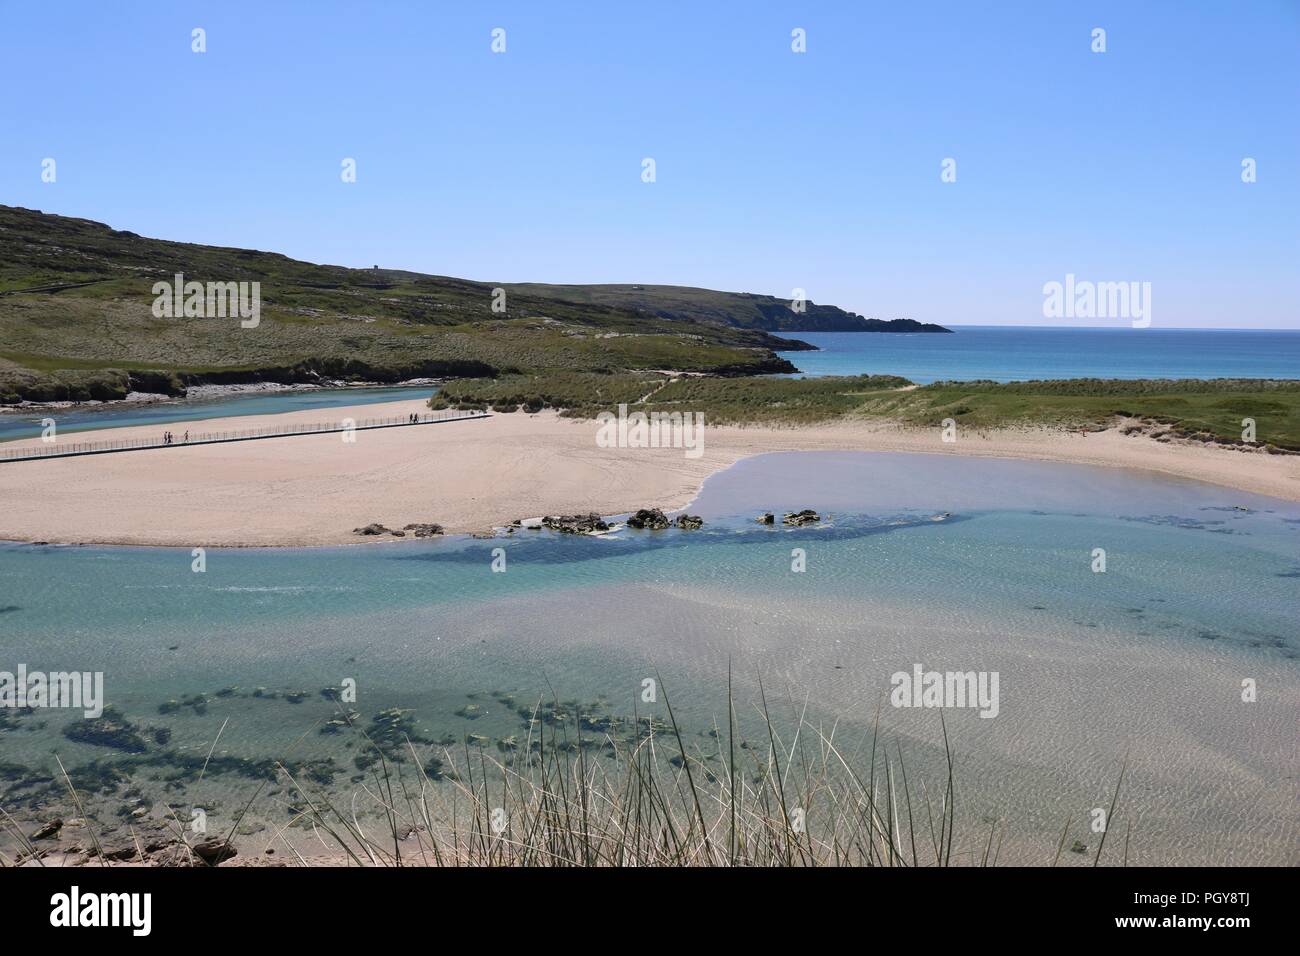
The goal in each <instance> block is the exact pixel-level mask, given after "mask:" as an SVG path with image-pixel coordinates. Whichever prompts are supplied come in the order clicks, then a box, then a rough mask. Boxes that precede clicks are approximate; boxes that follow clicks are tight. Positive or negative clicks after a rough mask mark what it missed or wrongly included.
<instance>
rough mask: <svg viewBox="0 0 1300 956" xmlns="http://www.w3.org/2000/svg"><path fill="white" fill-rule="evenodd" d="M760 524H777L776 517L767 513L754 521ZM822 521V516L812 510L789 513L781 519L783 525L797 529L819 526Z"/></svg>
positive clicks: (806, 509)
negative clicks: (813, 525)
mask: <svg viewBox="0 0 1300 956" xmlns="http://www.w3.org/2000/svg"><path fill="white" fill-rule="evenodd" d="M754 520H755V521H757V522H758V523H759V524H776V516H775V515H773V514H772V512H770V511H765V512H763V513H762V514H761V515H759V516H758V517H757V518H755V519H754ZM821 520H822V516H821V515H819V514H818V513H817V512H815V511H813V510H812V509H811V508H805V509H804V510H803V511H787V512H786V513H785V516H784V517H783V518H782V519H781V523H782V524H788V525H791V526H793V527H795V528H802V527H803V526H804V525H809V524H817V523H818V522H820V521H821Z"/></svg>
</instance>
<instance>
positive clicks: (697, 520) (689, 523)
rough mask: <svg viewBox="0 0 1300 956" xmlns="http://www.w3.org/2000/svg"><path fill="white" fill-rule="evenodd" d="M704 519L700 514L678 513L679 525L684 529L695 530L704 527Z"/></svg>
mask: <svg viewBox="0 0 1300 956" xmlns="http://www.w3.org/2000/svg"><path fill="white" fill-rule="evenodd" d="M703 525H704V519H703V518H701V517H700V516H699V515H678V516H677V527H679V528H681V529H682V530H683V531H694V530H695V529H696V528H700V527H703Z"/></svg>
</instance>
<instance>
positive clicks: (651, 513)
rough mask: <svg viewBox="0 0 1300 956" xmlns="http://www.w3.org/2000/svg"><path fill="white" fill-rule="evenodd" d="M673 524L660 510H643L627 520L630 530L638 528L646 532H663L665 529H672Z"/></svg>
mask: <svg viewBox="0 0 1300 956" xmlns="http://www.w3.org/2000/svg"><path fill="white" fill-rule="evenodd" d="M671 525H672V522H671V521H669V520H668V517H667V515H665V514H664V513H663V512H662V511H660V510H659V509H658V508H641V509H640V510H639V511H637V513H636V514H634V515H632V516H631V517H630V518H628V519H627V526H628V527H629V528H637V529H640V530H645V531H662V530H664V528H668V527H671Z"/></svg>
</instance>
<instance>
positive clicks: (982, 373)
mask: <svg viewBox="0 0 1300 956" xmlns="http://www.w3.org/2000/svg"><path fill="white" fill-rule="evenodd" d="M952 328H953V329H954V331H953V334H951V335H944V334H942V333H918V334H909V335H898V334H895V333H892V332H889V333H872V332H785V333H782V334H783V335H785V336H786V337H788V338H792V339H801V340H803V341H805V342H808V343H809V344H811V345H816V346H817V347H818V348H820V349H822V351H820V352H785V353H783V355H784V356H785V358H787V359H789V360H790V361H791V362H792V363H794V365H795V366H797V367H798V369H799V371H800V373H801V374H803V375H868V374H870V375H901V376H903V377H904V378H909V379H911V380H912V381H913V382H916V383H917V384H920V385H925V384H928V383H930V382H937V381H944V380H947V381H973V380H977V379H986V380H989V381H994V382H1013V381H1027V380H1030V379H1049V378H1300V331H1272V330H1254V329H1246V330H1240V329H1233V330H1227V329H1224V330H1217V329H1216V330H1195V329H1160V328H1147V329H1134V328H1096V329H1087V328H1060V327H1051V328H1047V327H1026V328H1017V327H1012V326H996V327H995V326H978V325H964V326H953V327H952Z"/></svg>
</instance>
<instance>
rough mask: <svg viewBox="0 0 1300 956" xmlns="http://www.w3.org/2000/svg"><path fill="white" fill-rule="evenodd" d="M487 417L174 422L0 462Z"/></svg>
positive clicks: (7, 454)
mask: <svg viewBox="0 0 1300 956" xmlns="http://www.w3.org/2000/svg"><path fill="white" fill-rule="evenodd" d="M490 417H491V416H490V415H489V414H488V413H487V412H468V411H456V410H448V411H442V412H425V413H423V414H418V415H415V416H414V418H412V416H410V415H397V416H393V417H390V418H353V419H347V418H343V419H339V420H338V421H334V422H323V423H312V424H305V425H289V426H284V425H281V426H274V425H273V426H270V427H267V428H244V429H240V430H238V431H228V432H200V433H197V434H192V435H190V437H189V439H188V440H182V438H183V436H184V435H185V423H184V422H177V423H175V426H172V425H163V426H160V428H161V430H160V431H159V433H158V437H157V438H128V439H119V440H117V441H69V440H67V439H62V438H57V437H56V438H55V440H54V441H52V442H48V443H45V444H41V445H24V446H23V447H21V448H9V449H5V448H4V447H3V446H0V463H3V462H10V461H38V460H40V459H43V458H76V457H79V456H82V455H112V454H116V453H118V452H125V451H151V450H171V449H174V448H186V447H189V446H191V445H219V444H223V443H225V442H234V441H260V440H262V439H264V438H291V437H293V436H295V435H328V434H331V433H337V432H349V431H353V432H360V431H370V430H372V429H375V428H404V427H405V428H413V427H415V426H416V425H441V424H444V423H446V422H463V421H471V420H473V419H477V418H490ZM125 427H139V426H125ZM175 427H179V428H180V429H181V432H180V436H176V432H175ZM166 431H171V432H172V434H173V436H174V437H173V440H172V441H170V442H167V441H164V440H163V432H166ZM82 434H84V433H82Z"/></svg>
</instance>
